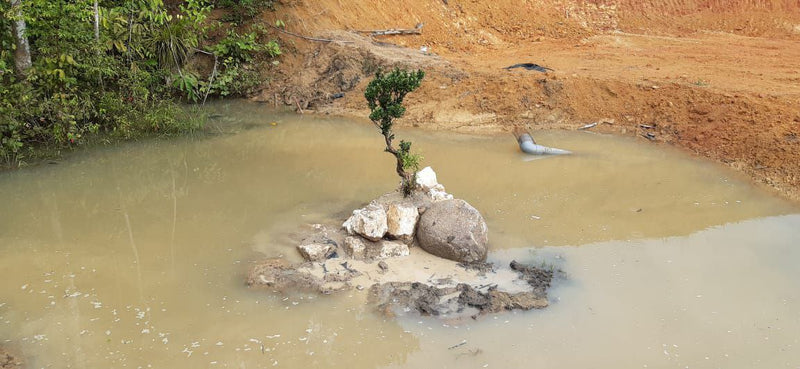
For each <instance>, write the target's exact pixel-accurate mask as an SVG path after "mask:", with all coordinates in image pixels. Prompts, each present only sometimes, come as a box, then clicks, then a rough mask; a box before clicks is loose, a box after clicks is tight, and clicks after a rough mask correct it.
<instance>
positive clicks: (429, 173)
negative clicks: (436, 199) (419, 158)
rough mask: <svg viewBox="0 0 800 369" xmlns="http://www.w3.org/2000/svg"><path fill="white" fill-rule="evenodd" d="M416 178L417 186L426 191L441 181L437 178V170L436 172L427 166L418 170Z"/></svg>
mask: <svg viewBox="0 0 800 369" xmlns="http://www.w3.org/2000/svg"><path fill="white" fill-rule="evenodd" d="M414 180H415V181H416V182H417V186H418V187H420V188H422V189H423V190H425V191H428V190H430V189H431V188H433V187H434V186H436V185H437V184H439V182H438V181H437V180H436V172H434V171H433V169H432V168H431V167H425V168H423V169H422V170H420V171H419V172H417V175H416V177H415V179H414Z"/></svg>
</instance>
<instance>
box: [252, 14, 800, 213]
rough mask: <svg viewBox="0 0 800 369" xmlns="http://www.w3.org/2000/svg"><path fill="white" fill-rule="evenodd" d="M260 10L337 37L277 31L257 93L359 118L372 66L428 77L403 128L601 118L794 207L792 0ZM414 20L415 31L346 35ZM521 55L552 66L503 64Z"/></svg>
mask: <svg viewBox="0 0 800 369" xmlns="http://www.w3.org/2000/svg"><path fill="white" fill-rule="evenodd" d="M654 4H658V5H657V6H656V5H654ZM265 16H266V17H268V18H267V19H265V20H267V21H274V19H281V20H283V21H284V22H285V23H286V24H287V29H288V30H290V31H292V32H296V33H299V34H304V35H314V36H319V37H324V38H330V39H335V40H342V41H343V42H330V43H324V42H312V41H307V40H303V39H300V38H297V37H293V36H289V35H286V34H279V35H280V37H281V39H282V43H283V44H284V45H285V48H286V49H287V50H288V51H289V52H288V53H287V55H286V57H285V58H284V61H283V63H282V64H281V65H280V66H278V67H276V69H275V70H274V71H271V72H272V73H273V75H274V77H273V79H272V82H271V83H270V84H269V85H268V86H265V89H264V90H263V91H262V92H261V93H260V94H259V95H258V96H256V97H255V99H256V100H260V101H264V102H270V103H273V102H277V103H284V104H289V105H292V106H299V107H300V108H301V109H303V110H304V111H305V110H315V111H317V112H320V113H331V114H340V115H352V116H358V117H364V116H366V110H365V104H364V101H363V89H364V87H365V85H366V83H367V81H368V80H369V76H370V75H371V74H372V73H373V72H374V71H375V70H376V69H377V68H389V67H392V66H402V67H410V68H423V69H425V70H426V71H427V72H428V75H427V77H426V80H425V82H424V83H423V87H422V88H421V89H420V90H419V91H417V92H415V93H413V94H412V95H409V98H408V99H407V101H408V105H409V107H410V108H409V111H408V114H407V116H406V118H404V119H403V120H402V122H401V123H402V124H404V125H413V126H419V127H424V128H428V129H435V130H458V131H467V132H479V133H482V132H486V133H495V132H506V131H510V130H511V129H512V128H513V127H515V126H526V127H528V128H530V129H533V130H536V129H577V128H578V127H581V126H583V125H586V124H590V123H594V122H597V123H599V124H598V125H597V126H596V127H594V128H592V130H593V131H597V132H604V133H614V134H619V135H627V136H636V137H638V138H639V139H641V140H649V141H652V142H655V143H668V144H671V145H675V146H678V147H681V148H684V149H686V150H689V151H691V152H693V153H696V154H697V155H700V156H703V157H707V158H710V159H712V160H715V161H718V162H720V163H724V164H726V165H729V166H730V167H732V168H735V169H736V170H739V171H742V172H744V173H747V174H748V175H749V176H751V177H752V178H753V179H754V181H755V182H756V183H760V184H763V185H765V186H767V187H770V188H773V189H775V190H776V191H778V192H779V193H781V194H783V195H784V196H786V197H788V198H790V199H793V200H795V201H800V1H788V0H787V1H768V0H762V1H757V0H749V1H748V0H739V1H714V0H706V1H699V0H683V1H666V2H664V1H660V2H655V1H652V2H650V1H645V2H634V1H628V0H619V1H605V2H603V1H599V2H598V1H591V2H589V1H586V2H580V1H548V0H541V1H524V0H517V1H507V0H500V1H485V2H478V1H457V0H449V1H433V0H430V1H423V0H411V1H404V2H388V1H383V0H378V1H375V0H373V1H367V0H348V1H346V2H342V1H335V0H319V1H284V2H283V3H282V4H281V5H279V6H278V8H277V11H276V12H274V13H270V14H266V15H265ZM418 23H423V24H424V25H423V28H422V34H421V35H404V36H382V37H370V36H369V35H368V34H365V33H359V32H356V31H357V30H370V29H387V28H414V26H415V25H416V24H418ZM422 46H426V47H428V52H426V53H423V52H422V51H421V50H420V48H421V47H422ZM522 62H532V63H537V64H540V65H544V66H547V67H550V68H552V69H553V71H552V72H547V73H541V72H536V71H526V70H523V69H514V70H506V69H503V67H506V66H509V65H512V64H516V63H522ZM342 92H343V93H345V96H344V98H341V99H332V96H333V94H336V93H342Z"/></svg>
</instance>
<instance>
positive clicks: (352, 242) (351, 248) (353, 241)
mask: <svg viewBox="0 0 800 369" xmlns="http://www.w3.org/2000/svg"><path fill="white" fill-rule="evenodd" d="M344 251H345V252H346V253H347V255H349V256H350V257H351V258H353V259H363V258H364V257H365V256H366V254H367V246H366V245H365V244H364V241H362V240H361V238H359V237H347V238H345V239H344Z"/></svg>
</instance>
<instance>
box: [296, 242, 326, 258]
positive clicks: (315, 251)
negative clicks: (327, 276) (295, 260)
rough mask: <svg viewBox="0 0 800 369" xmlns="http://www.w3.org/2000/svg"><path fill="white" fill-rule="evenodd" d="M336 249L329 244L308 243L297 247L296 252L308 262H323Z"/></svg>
mask: <svg viewBox="0 0 800 369" xmlns="http://www.w3.org/2000/svg"><path fill="white" fill-rule="evenodd" d="M335 250H336V247H335V246H333V245H331V244H329V243H309V244H305V245H300V246H297V251H300V255H303V257H304V258H305V259H306V260H308V261H321V260H325V259H327V258H328V256H330V255H331V254H333V252H334V251H335Z"/></svg>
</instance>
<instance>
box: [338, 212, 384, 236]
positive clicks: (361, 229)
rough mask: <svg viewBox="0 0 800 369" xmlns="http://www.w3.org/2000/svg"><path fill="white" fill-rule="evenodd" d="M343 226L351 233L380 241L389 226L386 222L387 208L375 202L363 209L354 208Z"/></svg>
mask: <svg viewBox="0 0 800 369" xmlns="http://www.w3.org/2000/svg"><path fill="white" fill-rule="evenodd" d="M342 227H344V229H345V230H346V231H347V233H348V234H350V235H356V234H358V235H361V236H362V237H364V238H366V239H368V240H371V241H378V240H380V239H381V238H383V235H385V234H386V231H387V230H388V228H389V227H388V225H387V224H386V210H384V209H383V206H381V205H379V204H375V203H372V204H369V205H367V206H366V207H364V208H363V209H357V210H353V215H351V216H350V218H348V219H347V220H346V221H345V222H344V224H342Z"/></svg>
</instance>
